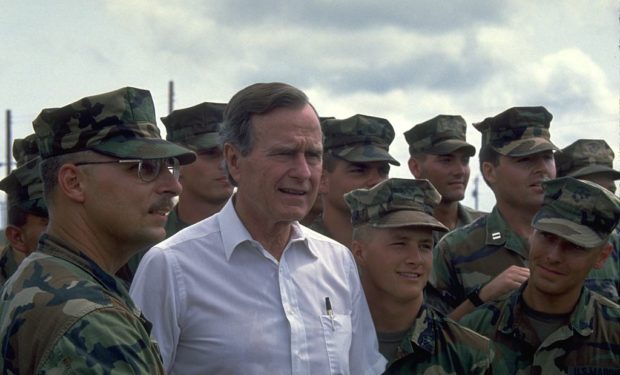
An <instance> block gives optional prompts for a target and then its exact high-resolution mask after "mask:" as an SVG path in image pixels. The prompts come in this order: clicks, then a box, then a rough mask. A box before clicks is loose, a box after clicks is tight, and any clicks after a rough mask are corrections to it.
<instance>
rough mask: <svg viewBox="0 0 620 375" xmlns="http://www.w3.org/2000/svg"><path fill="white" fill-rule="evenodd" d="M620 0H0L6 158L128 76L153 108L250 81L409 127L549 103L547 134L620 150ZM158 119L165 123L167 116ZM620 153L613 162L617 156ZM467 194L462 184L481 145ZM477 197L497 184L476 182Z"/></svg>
mask: <svg viewBox="0 0 620 375" xmlns="http://www.w3.org/2000/svg"><path fill="white" fill-rule="evenodd" d="M618 6H619V3H618V1H617V0H590V1H583V0H564V1H560V0H557V1H544V2H543V1H527V0H508V1H506V0H503V1H490V0H451V1H447V0H435V1H418V0H403V1H383V2H380V1H376V0H356V1H348V0H340V1H329V0H316V1H312V0H288V1H275V0H265V1H261V0H254V1H250V0H222V1H212V0H196V1H192V0H149V1H147V0H108V1H103V0H102V1H83V0H59V1H47V0H31V1H12V0H0V36H1V40H2V47H3V48H2V53H0V72H1V73H0V87H1V89H0V109H2V121H1V129H2V135H1V136H0V140H2V142H1V145H0V152H1V154H0V160H4V155H5V151H4V143H5V141H4V139H5V136H4V129H5V114H4V112H5V111H6V110H8V109H10V110H11V111H12V117H13V124H14V130H13V135H14V138H22V137H24V136H26V135H28V134H29V133H31V132H32V125H31V122H32V120H33V119H34V118H35V117H36V116H37V115H38V114H39V112H40V111H41V109H42V108H47V107H58V106H64V105H66V104H69V103H71V102H74V101H76V100H78V99H80V98H82V97H84V96H89V95H93V94H98V93H102V92H106V91H111V90H115V89H117V88H120V87H123V86H136V87H140V88H145V89H149V90H150V91H151V93H152V95H153V97H154V100H155V106H156V111H157V115H158V117H159V116H164V115H166V114H167V112H168V82H169V81H171V80H172V81H174V84H175V91H176V96H175V101H174V107H175V108H183V107H188V106H192V105H195V104H198V103H200V102H203V101H220V102H227V101H228V100H229V99H230V97H231V96H232V95H233V94H234V93H235V92H237V91H238V90H239V89H241V88H243V87H245V86H247V85H249V84H251V83H255V82H271V81H282V82H287V83H290V84H292V85H294V86H297V87H299V88H301V89H302V90H304V91H305V92H306V93H307V94H308V96H309V97H310V99H311V101H312V102H313V104H314V105H315V107H316V108H317V110H318V111H319V114H320V115H322V116H335V117H338V118H345V117H349V116H351V115H353V114H356V113H362V114H368V115H373V116H379V117H385V118H387V119H388V120H389V121H390V122H391V123H392V125H394V128H395V130H396V139H395V141H394V143H393V144H392V147H391V153H392V154H393V155H394V156H395V157H396V158H398V159H399V160H401V163H402V166H401V167H400V168H395V169H393V170H392V173H391V175H392V176H393V177H410V176H411V175H410V173H409V171H408V169H407V167H406V160H407V158H408V152H407V144H406V142H405V139H404V137H403V135H402V133H403V132H404V131H406V130H408V129H409V128H411V127H412V126H413V125H415V124H417V123H420V122H423V121H425V120H427V119H429V118H431V117H434V116H435V115H437V114H459V115H462V116H463V117H464V118H465V120H466V121H467V122H468V124H469V128H468V133H467V137H468V141H469V142H470V143H472V144H474V145H475V146H476V147H477V148H479V144H480V134H479V133H478V132H477V131H476V130H475V129H474V128H473V127H472V126H471V124H472V123H474V122H479V121H481V120H483V119H484V118H486V117H489V116H494V115H496V114H498V113H500V112H502V111H504V110H505V109H507V108H509V107H513V106H533V105H543V106H545V107H546V108H547V109H548V110H549V111H550V112H551V113H552V114H553V115H554V119H553V121H552V125H551V138H552V141H553V142H554V143H555V144H556V145H557V146H559V147H565V146H568V145H569V144H570V143H572V142H573V141H574V140H576V139H578V138H604V139H605V140H606V141H607V142H608V143H609V144H610V146H611V147H612V148H613V150H614V152H615V153H616V155H618V154H620V122H619V103H620V102H619V88H620V85H619V83H620V82H619V81H620V74H619V73H620V65H619V63H618V44H619V35H620V34H619V22H618V16H619V8H618ZM159 125H160V128H161V129H163V125H162V124H161V123H160V124H159ZM618 165H619V163H618V162H617V161H616V164H615V166H616V168H618ZM471 167H472V177H471V179H470V188H469V189H468V190H469V193H468V196H467V197H466V199H465V203H466V204H468V205H470V206H474V200H473V199H472V198H471V195H470V193H471V190H472V187H473V179H474V178H475V176H476V175H477V174H478V160H477V159H476V158H473V159H472V160H471ZM2 175H4V169H2V170H1V171H0V176H2ZM480 187H481V193H480V199H481V200H480V209H484V210H490V209H491V207H492V205H493V202H494V197H493V195H492V193H491V192H490V190H489V189H488V188H487V187H486V186H484V183H483V182H481V184H480Z"/></svg>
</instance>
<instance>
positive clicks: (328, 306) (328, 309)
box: [325, 297, 336, 331]
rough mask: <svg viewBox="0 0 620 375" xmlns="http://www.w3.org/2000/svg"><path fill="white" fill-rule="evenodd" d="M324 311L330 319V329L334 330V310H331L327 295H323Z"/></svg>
mask: <svg viewBox="0 0 620 375" xmlns="http://www.w3.org/2000/svg"><path fill="white" fill-rule="evenodd" d="M325 311H326V312H327V315H329V319H330V320H331V321H332V331H335V330H336V326H335V325H334V310H332V303H331V301H330V300H329V297H325Z"/></svg>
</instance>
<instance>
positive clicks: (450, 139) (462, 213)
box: [403, 115, 486, 243]
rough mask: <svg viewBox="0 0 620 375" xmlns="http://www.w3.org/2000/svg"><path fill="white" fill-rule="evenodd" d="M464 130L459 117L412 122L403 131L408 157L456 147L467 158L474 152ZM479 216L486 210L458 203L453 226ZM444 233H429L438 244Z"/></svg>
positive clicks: (439, 117)
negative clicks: (409, 127)
mask: <svg viewBox="0 0 620 375" xmlns="http://www.w3.org/2000/svg"><path fill="white" fill-rule="evenodd" d="M466 129H467V123H466V122H465V119H463V117H461V116H452V115H438V116H435V117H433V118H432V119H430V120H427V121H424V122H423V123H420V124H417V125H414V126H413V127H412V128H411V129H409V130H407V131H406V132H405V133H403V134H404V135H405V140H406V141H407V144H408V145H409V155H410V156H411V157H414V156H415V155H418V154H430V155H446V154H450V153H453V152H455V151H457V150H463V151H465V154H466V155H467V156H470V157H471V156H474V155H475V154H476V148H475V147H474V146H472V145H471V144H469V143H467V141H466V139H467V138H466V133H467V131H466ZM431 183H433V181H431ZM440 193H441V192H440ZM483 215H486V212H481V211H478V210H474V209H473V208H470V207H467V206H464V205H462V204H461V203H459V204H458V209H457V221H456V227H455V228H460V227H462V226H465V225H467V224H469V223H471V222H472V221H474V220H475V219H477V218H479V217H480V216H483ZM444 234H445V233H440V232H433V240H434V241H435V243H438V242H439V240H440V239H441V238H442V237H443V235H444Z"/></svg>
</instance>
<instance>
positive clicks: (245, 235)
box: [218, 195, 318, 260]
mask: <svg viewBox="0 0 620 375" xmlns="http://www.w3.org/2000/svg"><path fill="white" fill-rule="evenodd" d="M233 199H234V195H233V196H231V197H230V198H229V199H228V202H226V204H225V205H224V207H223V208H222V210H221V211H220V212H219V213H218V221H219V226H220V233H221V235H222V243H223V245H224V253H225V255H226V260H230V257H231V256H232V253H233V252H234V251H235V250H236V249H237V248H238V247H239V245H241V244H243V243H249V244H252V245H251V246H254V247H257V248H262V245H261V244H260V243H259V242H258V241H256V240H254V239H253V238H252V235H251V234H250V232H248V230H247V228H246V227H245V225H243V222H241V219H240V218H239V215H237V211H236V210H235V206H234V204H233ZM291 228H292V229H291V238H290V239H289V242H288V243H287V245H286V247H285V251H286V249H288V248H289V247H290V246H291V244H293V243H298V242H299V243H301V245H302V247H303V248H304V249H306V250H307V251H308V252H309V253H310V254H311V255H312V256H314V257H315V258H316V257H318V252H317V249H315V248H314V247H313V246H311V245H310V244H309V241H308V233H307V232H306V230H304V227H303V226H302V225H300V224H299V223H298V222H297V221H295V222H293V223H292V224H291Z"/></svg>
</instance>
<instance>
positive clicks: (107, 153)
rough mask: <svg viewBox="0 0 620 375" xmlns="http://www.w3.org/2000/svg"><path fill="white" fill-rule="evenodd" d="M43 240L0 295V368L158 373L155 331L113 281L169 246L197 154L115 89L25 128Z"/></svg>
mask: <svg viewBox="0 0 620 375" xmlns="http://www.w3.org/2000/svg"><path fill="white" fill-rule="evenodd" d="M33 125H34V130H35V133H36V135H37V142H38V144H39V151H40V154H41V158H42V159H43V160H42V168H41V171H42V175H41V178H42V181H43V191H44V197H45V199H46V202H47V206H48V211H49V218H50V220H49V225H48V229H47V233H46V234H44V235H43V236H42V237H41V239H40V240H39V244H38V247H37V249H36V251H35V252H33V253H32V254H31V255H30V256H28V257H27V258H26V259H25V260H24V262H23V263H22V266H21V267H20V268H19V269H18V270H17V272H16V273H15V274H14V276H13V277H12V278H11V279H10V280H9V281H8V282H7V283H6V284H5V286H4V288H3V289H2V292H1V294H0V301H1V303H2V309H1V313H0V340H1V343H2V345H1V347H2V349H1V350H2V355H1V356H0V367H2V368H3V369H4V371H6V372H9V373H13V374H32V373H59V374H67V373H77V374H83V373H115V372H127V373H140V374H163V373H164V371H163V368H162V364H161V356H160V353H159V350H158V347H157V345H156V343H155V342H154V341H152V340H151V338H150V329H151V325H150V323H149V322H148V321H146V320H145V318H144V317H143V316H142V315H141V313H140V311H139V310H138V309H137V308H136V307H135V305H134V304H133V302H132V301H131V298H130V297H129V294H128V292H127V290H126V289H125V287H124V285H123V283H122V282H121V281H120V280H119V279H117V278H115V277H114V276H113V274H114V273H115V272H116V271H117V269H118V268H119V267H121V266H122V265H123V264H124V263H126V262H127V260H128V259H129V257H131V256H132V254H134V253H135V252H137V251H139V250H140V249H144V248H145V247H148V246H151V245H153V244H154V243H156V242H158V241H160V240H162V239H163V238H164V237H165V230H164V224H165V222H166V214H167V213H168V212H169V211H170V210H171V209H172V206H173V201H172V199H173V197H174V196H176V195H178V194H179V193H180V191H181V186H180V184H179V182H178V171H179V165H180V164H186V163H190V162H192V161H194V159H195V154H194V153H193V152H192V151H190V150H188V149H185V148H183V147H180V146H178V145H175V144H173V143H170V142H168V141H165V140H163V139H161V137H160V134H159V130H158V129H157V126H156V122H155V111H154V105H153V100H152V98H151V95H150V93H149V92H148V91H146V90H140V89H136V88H130V87H128V88H123V89H119V90H116V91H113V92H109V93H105V94H101V95H96V96H91V97H86V98H83V99H81V100H79V101H77V102H75V103H72V104H70V105H67V106H64V107H61V108H50V109H44V110H43V111H42V112H41V114H40V115H39V116H38V117H37V118H36V119H35V120H34V122H33Z"/></svg>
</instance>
